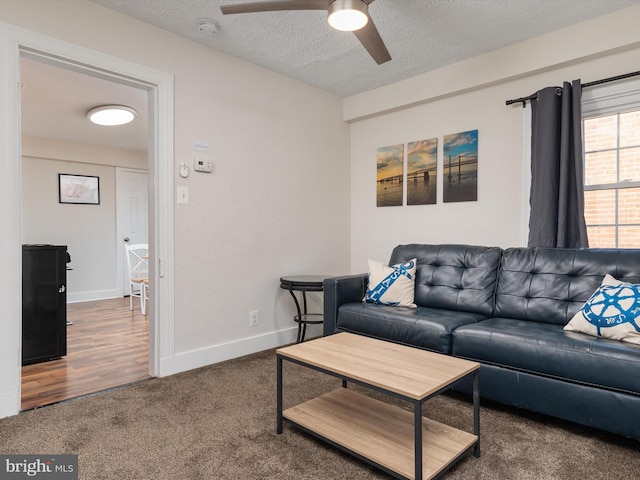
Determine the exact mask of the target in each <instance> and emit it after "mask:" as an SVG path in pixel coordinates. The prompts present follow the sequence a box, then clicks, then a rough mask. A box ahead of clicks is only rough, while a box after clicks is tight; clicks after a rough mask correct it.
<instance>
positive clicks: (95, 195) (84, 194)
mask: <svg viewBox="0 0 640 480" xmlns="http://www.w3.org/2000/svg"><path fill="white" fill-rule="evenodd" d="M58 202H59V203H77V204H84V205H100V177H94V176H91V175H68V174H66V173H59V174H58Z"/></svg>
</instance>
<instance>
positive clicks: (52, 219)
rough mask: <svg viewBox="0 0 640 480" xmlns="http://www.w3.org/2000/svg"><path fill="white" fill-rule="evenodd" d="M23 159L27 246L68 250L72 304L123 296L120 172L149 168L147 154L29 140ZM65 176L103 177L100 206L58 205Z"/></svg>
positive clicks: (24, 240)
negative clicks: (119, 238)
mask: <svg viewBox="0 0 640 480" xmlns="http://www.w3.org/2000/svg"><path fill="white" fill-rule="evenodd" d="M22 153H23V155H22V212H21V236H22V243H51V244H56V245H66V246H67V247H68V252H69V254H70V255H71V260H72V263H71V266H72V267H73V270H72V271H70V272H68V274H67V301H69V302H70V303H72V302H75V301H84V300H98V299H103V298H113V297H116V296H120V295H122V291H121V289H120V290H118V289H117V276H116V273H117V258H118V255H117V251H116V248H117V247H118V246H119V245H120V243H119V242H117V239H116V204H115V192H116V190H115V188H116V185H115V167H116V166H122V167H132V168H146V165H147V155H146V153H145V152H135V151H130V150H122V149H115V148H104V147H95V146H90V145H80V144H72V143H67V142H60V141H52V140H50V139H42V138H33V137H26V136H25V137H23V139H22ZM59 173H67V174H75V175H95V176H97V177H99V179H100V204H99V205H70V204H60V203H58V174H59Z"/></svg>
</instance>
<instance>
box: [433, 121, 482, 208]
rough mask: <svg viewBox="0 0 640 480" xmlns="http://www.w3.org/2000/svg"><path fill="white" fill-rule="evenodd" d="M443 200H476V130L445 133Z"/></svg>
mask: <svg viewBox="0 0 640 480" xmlns="http://www.w3.org/2000/svg"><path fill="white" fill-rule="evenodd" d="M443 159H444V162H443V175H444V182H443V191H442V200H443V201H444V202H474V201H477V200H478V130H470V131H468V132H462V133H456V134H453V135H446V136H445V137H444V155H443Z"/></svg>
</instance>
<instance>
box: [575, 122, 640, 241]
mask: <svg viewBox="0 0 640 480" xmlns="http://www.w3.org/2000/svg"><path fill="white" fill-rule="evenodd" d="M583 127H584V153H585V155H584V157H585V187H584V190H585V192H584V204H585V205H584V210H585V211H584V213H585V220H586V223H587V234H588V237H589V245H590V246H591V247H619V248H632V247H640V110H636V111H632V112H626V113H616V114H613V115H606V116H602V117H595V118H588V119H585V120H584V122H583Z"/></svg>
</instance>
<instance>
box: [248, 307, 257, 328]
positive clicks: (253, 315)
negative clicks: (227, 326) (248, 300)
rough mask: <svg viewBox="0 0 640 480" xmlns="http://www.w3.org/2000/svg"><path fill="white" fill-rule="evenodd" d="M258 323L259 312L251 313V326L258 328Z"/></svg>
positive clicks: (252, 311)
mask: <svg viewBox="0 0 640 480" xmlns="http://www.w3.org/2000/svg"><path fill="white" fill-rule="evenodd" d="M258 323H259V322H258V310H251V311H250V312H249V326H250V327H257V326H258Z"/></svg>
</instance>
